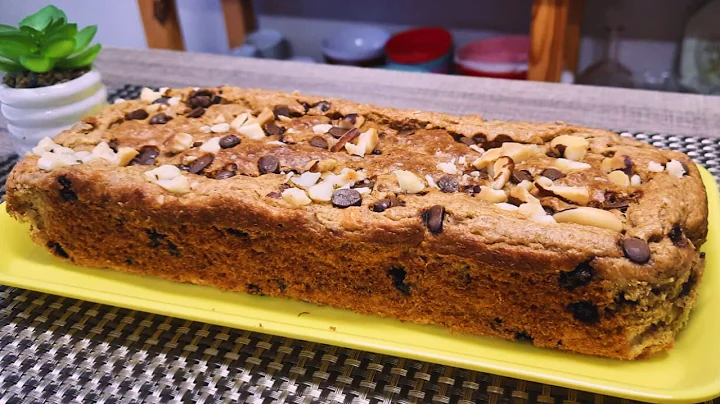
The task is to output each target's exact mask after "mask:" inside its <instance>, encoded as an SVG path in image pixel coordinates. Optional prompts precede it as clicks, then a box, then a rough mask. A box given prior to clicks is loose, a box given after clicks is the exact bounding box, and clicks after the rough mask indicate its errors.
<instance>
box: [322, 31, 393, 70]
mask: <svg viewBox="0 0 720 404" xmlns="http://www.w3.org/2000/svg"><path fill="white" fill-rule="evenodd" d="M388 39H390V33H389V32H387V31H385V30H384V29H380V28H376V27H352V28H347V29H344V30H341V31H338V32H333V33H332V34H331V35H330V36H328V37H326V38H325V39H323V41H322V51H323V54H324V55H325V56H327V57H330V58H331V59H335V60H338V61H346V62H359V61H363V60H370V59H377V58H380V57H382V56H383V54H384V53H385V43H386V42H387V41H388Z"/></svg>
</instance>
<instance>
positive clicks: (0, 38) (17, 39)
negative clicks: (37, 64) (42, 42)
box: [0, 31, 38, 53]
mask: <svg viewBox="0 0 720 404" xmlns="http://www.w3.org/2000/svg"><path fill="white" fill-rule="evenodd" d="M4 42H12V43H16V44H19V45H22V46H24V47H25V48H27V52H29V53H32V52H35V51H37V48H38V46H37V43H36V42H35V40H34V39H33V38H32V37H31V36H30V35H28V34H27V33H25V32H22V31H14V32H12V31H7V32H0V43H4Z"/></svg>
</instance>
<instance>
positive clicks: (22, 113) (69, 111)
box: [0, 69, 107, 155]
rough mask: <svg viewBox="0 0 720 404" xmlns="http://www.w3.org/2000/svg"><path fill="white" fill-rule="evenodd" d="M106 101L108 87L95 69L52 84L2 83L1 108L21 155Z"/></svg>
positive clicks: (0, 89) (89, 113)
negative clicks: (20, 85) (34, 86)
mask: <svg viewBox="0 0 720 404" xmlns="http://www.w3.org/2000/svg"><path fill="white" fill-rule="evenodd" d="M105 105H107V89H106V88H105V85H104V84H103V83H102V79H101V77H100V73H99V72H98V71H97V70H95V69H93V70H90V71H89V72H87V73H85V74H84V75H82V76H80V77H78V78H76V79H74V80H71V81H68V82H65V83H60V84H55V85H54V86H49V87H40V88H10V87H8V86H6V85H0V112H2V114H3V116H4V117H5V119H6V120H7V121H8V125H7V126H8V131H9V132H10V137H11V139H12V141H13V145H14V146H15V151H16V152H17V153H18V154H19V155H23V154H25V153H26V152H28V151H30V149H32V148H33V147H34V146H35V145H36V144H37V143H38V142H39V141H40V139H42V138H44V137H45V136H48V137H54V136H56V135H57V134H59V133H60V132H62V131H63V130H65V129H69V128H70V127H72V126H73V125H74V124H76V123H77V122H78V121H80V120H81V119H82V118H85V117H86V116H89V115H92V114H95V113H97V112H98V111H99V110H100V109H102V107H104V106H105Z"/></svg>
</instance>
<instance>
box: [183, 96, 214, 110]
mask: <svg viewBox="0 0 720 404" xmlns="http://www.w3.org/2000/svg"><path fill="white" fill-rule="evenodd" d="M211 105H212V99H211V98H210V96H207V95H196V96H194V97H191V98H190V99H189V100H188V106H189V107H190V108H197V107H203V108H207V107H209V106H211Z"/></svg>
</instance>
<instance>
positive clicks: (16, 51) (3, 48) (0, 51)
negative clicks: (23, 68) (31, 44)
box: [0, 41, 31, 62]
mask: <svg viewBox="0 0 720 404" xmlns="http://www.w3.org/2000/svg"><path fill="white" fill-rule="evenodd" d="M29 53H31V52H28V49H27V47H25V46H23V45H22V44H20V43H18V42H13V41H0V57H3V58H5V59H10V60H12V61H13V62H19V61H20V58H21V57H22V56H23V55H27V54H29Z"/></svg>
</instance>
